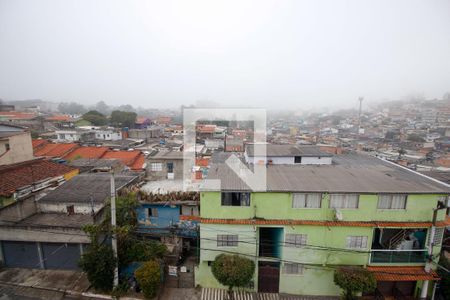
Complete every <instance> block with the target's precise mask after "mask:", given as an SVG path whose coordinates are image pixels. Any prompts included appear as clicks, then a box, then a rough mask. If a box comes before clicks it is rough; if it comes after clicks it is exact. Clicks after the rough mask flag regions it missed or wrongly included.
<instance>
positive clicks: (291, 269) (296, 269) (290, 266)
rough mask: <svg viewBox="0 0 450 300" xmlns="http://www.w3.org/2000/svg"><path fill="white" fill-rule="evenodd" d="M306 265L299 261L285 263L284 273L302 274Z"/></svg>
mask: <svg viewBox="0 0 450 300" xmlns="http://www.w3.org/2000/svg"><path fill="white" fill-rule="evenodd" d="M303 270H304V267H303V265H302V264H297V263H284V268H283V273H284V274H293V275H301V274H303Z"/></svg>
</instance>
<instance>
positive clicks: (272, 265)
mask: <svg viewBox="0 0 450 300" xmlns="http://www.w3.org/2000/svg"><path fill="white" fill-rule="evenodd" d="M279 285H280V263H279V262H268V261H267V262H264V261H260V262H259V264H258V292H260V293H278V289H279Z"/></svg>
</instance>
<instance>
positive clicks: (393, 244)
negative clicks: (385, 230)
mask: <svg viewBox="0 0 450 300" xmlns="http://www.w3.org/2000/svg"><path fill="white" fill-rule="evenodd" d="M412 232H414V230H413V229H402V230H400V231H399V232H397V233H396V234H395V235H394V236H392V237H391V238H390V239H389V241H388V243H387V246H388V248H389V249H396V248H397V246H398V245H400V244H401V242H403V241H404V240H405V239H406V237H407V236H408V235H410V234H411V233H412Z"/></svg>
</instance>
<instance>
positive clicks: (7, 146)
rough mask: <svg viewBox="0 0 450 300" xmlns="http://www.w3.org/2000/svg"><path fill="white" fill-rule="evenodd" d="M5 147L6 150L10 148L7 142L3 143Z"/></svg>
mask: <svg viewBox="0 0 450 300" xmlns="http://www.w3.org/2000/svg"><path fill="white" fill-rule="evenodd" d="M5 149H6V151H9V149H11V146H10V145H9V144H8V143H6V144H5Z"/></svg>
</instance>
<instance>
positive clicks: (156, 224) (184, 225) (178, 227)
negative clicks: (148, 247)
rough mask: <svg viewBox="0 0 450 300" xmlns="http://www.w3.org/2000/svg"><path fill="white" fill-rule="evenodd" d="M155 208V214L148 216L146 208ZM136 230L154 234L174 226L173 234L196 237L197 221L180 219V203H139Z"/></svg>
mask: <svg viewBox="0 0 450 300" xmlns="http://www.w3.org/2000/svg"><path fill="white" fill-rule="evenodd" d="M150 208H154V209H157V211H158V215H157V216H148V213H147V211H148V209H150ZM137 218H138V230H139V231H140V232H149V233H156V234H168V233H170V228H171V227H172V226H175V234H177V235H180V236H186V237H196V236H197V231H196V229H197V228H198V222H197V221H184V220H183V221H182V220H180V205H173V206H170V205H158V204H141V206H140V207H138V208H137Z"/></svg>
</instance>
